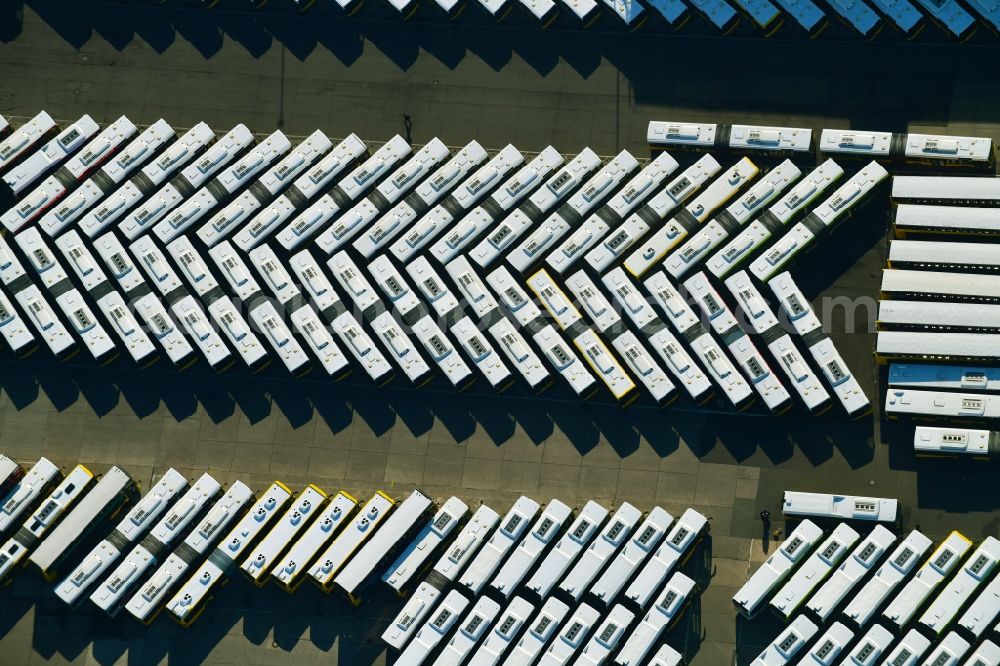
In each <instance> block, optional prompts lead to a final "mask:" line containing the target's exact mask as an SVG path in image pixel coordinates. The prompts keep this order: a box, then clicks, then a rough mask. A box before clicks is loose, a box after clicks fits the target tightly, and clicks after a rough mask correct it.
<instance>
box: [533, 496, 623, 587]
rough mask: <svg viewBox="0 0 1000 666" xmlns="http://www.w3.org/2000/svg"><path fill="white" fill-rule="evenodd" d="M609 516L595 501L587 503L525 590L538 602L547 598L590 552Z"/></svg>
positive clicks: (544, 559) (543, 560)
mask: <svg viewBox="0 0 1000 666" xmlns="http://www.w3.org/2000/svg"><path fill="white" fill-rule="evenodd" d="M607 516H608V510H607V509H605V508H604V507H603V506H601V505H600V504H598V503H597V502H595V501H593V500H590V501H588V502H587V503H586V504H585V505H584V507H583V508H582V509H581V510H580V513H579V514H578V515H577V517H576V519H575V520H574V521H573V522H572V523H570V526H569V527H568V528H567V529H566V533H565V534H564V535H563V536H562V538H560V539H559V541H557V542H556V545H555V546H554V547H553V548H552V550H550V551H549V553H548V555H546V556H545V557H544V558H543V559H542V561H541V563H540V564H539V565H538V569H537V570H536V571H535V573H534V575H533V576H532V577H531V578H529V579H528V582H527V583H526V584H525V588H526V589H527V590H529V591H530V593H531V594H533V595H536V596H537V599H538V600H539V601H541V600H544V599H545V598H546V597H548V596H549V592H551V591H552V589H553V588H554V587H555V586H556V583H558V582H559V581H560V580H562V578H563V575H564V574H565V573H566V571H567V569H569V567H570V565H572V564H573V563H574V562H575V561H576V559H577V557H579V556H580V555H581V553H583V552H584V551H585V549H587V547H588V545H589V544H590V541H591V539H593V538H594V536H595V535H596V534H597V530H598V528H600V527H601V524H602V523H603V522H604V519H605V518H607Z"/></svg>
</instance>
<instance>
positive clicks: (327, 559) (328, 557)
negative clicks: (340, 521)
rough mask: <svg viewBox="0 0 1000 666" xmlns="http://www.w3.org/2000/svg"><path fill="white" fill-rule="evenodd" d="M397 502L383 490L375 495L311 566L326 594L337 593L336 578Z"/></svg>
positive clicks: (316, 581)
mask: <svg viewBox="0 0 1000 666" xmlns="http://www.w3.org/2000/svg"><path fill="white" fill-rule="evenodd" d="M395 505H396V501H395V500H394V499H392V498H391V497H389V496H388V495H386V494H385V493H384V492H382V491H381V490H379V491H377V492H376V493H375V494H374V495H372V497H371V499H370V500H368V501H367V502H365V504H364V505H363V506H362V507H361V510H360V511H359V512H358V514H357V517H356V518H355V519H354V520H353V522H352V523H350V525H347V526H345V527H344V529H343V530H341V532H340V534H339V535H337V537H336V538H335V539H334V540H333V541H332V542H331V543H330V545H329V546H328V547H327V548H326V550H325V551H323V554H322V555H320V556H319V557H318V558H317V559H316V561H315V562H314V563H313V565H312V566H311V567H309V575H310V576H311V577H312V579H313V582H315V583H316V584H317V585H319V586H320V588H321V589H322V590H323V591H324V592H330V591H331V590H333V583H334V576H336V575H337V574H338V573H339V572H340V570H341V568H342V567H343V566H344V565H345V564H347V562H348V560H351V558H352V557H353V556H354V554H355V553H356V552H357V551H358V549H359V548H361V547H362V546H363V545H364V544H365V543H366V542H367V541H368V539H370V538H371V537H372V535H373V534H374V533H375V531H376V530H377V529H378V527H379V526H381V524H382V521H383V520H385V517H386V516H387V515H388V514H389V513H390V512H391V511H392V509H393V507H394V506H395Z"/></svg>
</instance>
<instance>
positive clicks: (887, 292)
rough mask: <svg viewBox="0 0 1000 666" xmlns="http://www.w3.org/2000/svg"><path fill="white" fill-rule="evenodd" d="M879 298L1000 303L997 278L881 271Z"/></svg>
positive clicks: (918, 271)
mask: <svg viewBox="0 0 1000 666" xmlns="http://www.w3.org/2000/svg"><path fill="white" fill-rule="evenodd" d="M880 291H881V298H883V299H888V298H894V299H914V298H917V299H922V300H935V299H940V300H948V301H968V302H977V301H981V302H987V303H997V302H1000V275H979V274H975V273H947V272H943V271H920V270H917V271H914V270H903V269H896V268H886V269H884V270H883V271H882V286H881V289H880Z"/></svg>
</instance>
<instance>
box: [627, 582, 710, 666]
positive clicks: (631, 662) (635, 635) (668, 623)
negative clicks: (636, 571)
mask: <svg viewBox="0 0 1000 666" xmlns="http://www.w3.org/2000/svg"><path fill="white" fill-rule="evenodd" d="M697 592H698V585H697V584H696V583H695V582H694V581H693V580H691V579H690V578H688V577H687V576H685V575H684V574H682V573H681V572H679V571H678V572H676V573H674V575H672V576H671V577H670V580H668V581H667V584H666V586H665V587H664V588H663V591H662V592H660V593H659V595H658V596H657V597H656V603H654V604H653V607H652V608H651V609H650V610H649V611H648V612H647V613H646V615H645V616H643V618H642V619H641V620H640V621H639V624H638V625H636V627H635V628H634V629H633V630H632V632H631V633H630V634H628V635H627V637H626V638H625V643H624V645H623V646H622V649H621V651H620V652H619V653H618V655H617V656H616V657H615V660H614V663H615V664H619V665H620V666H639V664H642V663H643V661H644V660H645V659H646V655H648V654H649V653H650V652H651V651H652V649H653V648H654V647H655V646H656V645H657V644H659V642H660V639H661V638H662V637H663V634H664V633H666V632H668V631H670V630H671V629H672V628H673V627H675V626H677V623H678V621H680V619H681V617H683V615H684V612H685V611H686V610H687V608H688V606H690V605H691V602H692V601H693V598H694V596H695V594H697Z"/></svg>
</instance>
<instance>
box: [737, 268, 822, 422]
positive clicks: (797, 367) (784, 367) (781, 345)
mask: <svg viewBox="0 0 1000 666" xmlns="http://www.w3.org/2000/svg"><path fill="white" fill-rule="evenodd" d="M726 286H727V287H728V288H729V291H730V293H731V294H732V295H733V297H734V300H735V301H736V303H737V304H738V305H739V307H740V311H741V312H742V314H743V318H742V321H744V322H746V323H747V324H749V326H750V329H751V330H752V331H753V333H755V334H756V335H758V336H760V337H761V338H762V339H763V340H764V341H765V342H766V343H767V348H768V349H769V350H770V351H771V354H772V355H773V356H774V358H775V359H776V360H777V361H778V367H779V368H780V369H781V371H782V372H783V373H784V375H785V378H786V379H787V380H788V381H789V382H790V383H791V386H792V388H794V389H795V392H796V393H797V394H798V396H799V398H800V399H801V400H802V402H803V404H805V406H806V409H808V410H809V413H810V414H819V413H822V412H825V411H826V410H827V409H829V407H830V394H829V393H827V392H826V389H824V388H823V385H822V384H821V383H820V381H819V378H818V377H816V375H815V374H813V371H812V369H811V368H810V367H809V364H808V363H807V362H806V360H805V358H804V357H803V355H802V353H801V352H800V351H799V349H798V348H797V347H796V346H795V343H794V342H793V341H792V338H791V336H789V335H788V333H786V332H785V331H784V329H782V328H781V325H780V324H779V323H778V318H777V317H776V316H775V315H774V312H773V311H772V310H771V307H770V305H768V303H767V301H765V300H764V297H763V296H762V295H761V293H760V291H759V290H758V289H757V286H756V285H754V283H753V281H752V280H751V279H750V275H749V274H748V273H747V272H746V271H740V272H739V273H736V274H734V275H732V276H731V277H729V278H727V279H726Z"/></svg>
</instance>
